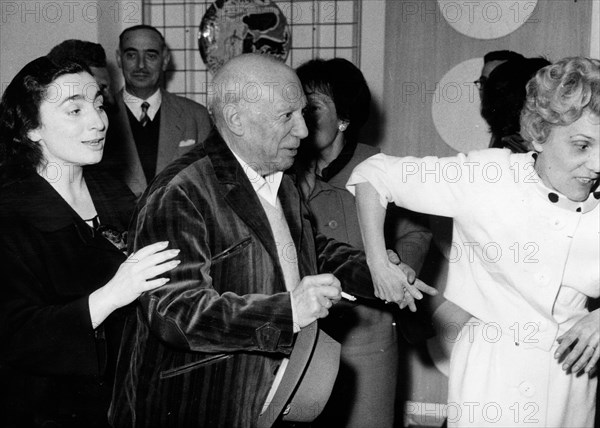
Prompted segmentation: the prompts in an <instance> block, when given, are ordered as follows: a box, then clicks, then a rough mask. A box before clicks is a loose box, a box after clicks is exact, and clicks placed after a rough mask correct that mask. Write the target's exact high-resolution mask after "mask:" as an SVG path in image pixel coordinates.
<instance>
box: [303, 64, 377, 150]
mask: <svg viewBox="0 0 600 428" xmlns="http://www.w3.org/2000/svg"><path fill="white" fill-rule="evenodd" d="M296 73H297V74H298V78H299V79H300V82H301V83H302V86H303V88H304V91H305V92H315V91H316V92H320V93H322V94H325V95H327V96H329V97H330V98H331V99H332V100H333V103H334V104H335V110H336V112H337V115H338V117H339V118H340V119H342V120H346V121H348V122H349V124H348V128H347V129H346V131H345V132H344V136H345V137H346V139H347V140H349V141H356V139H357V138H358V132H359V130H360V128H361V127H362V126H363V125H364V124H365V122H366V121H367V120H368V119H369V112H370V108H371V92H370V91H369V86H368V85H367V82H366V80H365V77H364V76H363V74H362V72H361V71H360V70H359V69H358V67H356V66H355V65H354V64H352V63H351V62H350V61H348V60H346V59H344V58H333V59H329V60H322V59H313V60H310V61H308V62H306V63H304V64H302V65H301V66H300V67H298V69H297V70H296Z"/></svg>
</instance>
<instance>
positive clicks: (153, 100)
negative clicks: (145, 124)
mask: <svg viewBox="0 0 600 428" xmlns="http://www.w3.org/2000/svg"><path fill="white" fill-rule="evenodd" d="M144 101H146V102H147V103H148V104H150V107H148V116H150V120H154V116H156V113H158V109H159V108H160V105H161V103H162V94H161V92H160V89H159V90H157V91H156V92H155V93H153V94H152V95H150V97H149V98H148V99H147V100H143V99H141V98H138V97H136V96H135V95H133V94H131V93H129V92H127V89H126V88H123V102H124V103H125V105H126V106H127V108H128V109H129V111H131V113H132V114H133V115H134V116H135V117H137V118H138V120H139V118H140V116H141V115H142V103H143V102H144Z"/></svg>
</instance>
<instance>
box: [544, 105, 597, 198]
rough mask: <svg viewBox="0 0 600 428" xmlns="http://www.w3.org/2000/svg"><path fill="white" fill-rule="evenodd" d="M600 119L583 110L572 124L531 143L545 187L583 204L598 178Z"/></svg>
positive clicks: (560, 127)
mask: <svg viewBox="0 0 600 428" xmlns="http://www.w3.org/2000/svg"><path fill="white" fill-rule="evenodd" d="M599 139H600V118H599V117H598V116H596V115H595V114H593V113H591V112H589V111H585V112H584V114H583V115H582V116H581V117H580V118H579V119H578V120H577V121H575V122H573V123H572V124H570V125H567V126H556V127H554V128H553V129H552V131H551V132H550V135H549V137H548V140H547V141H546V142H545V143H543V144H540V143H535V142H534V143H533V145H534V147H535V149H536V150H537V151H538V152H539V155H538V158H537V161H536V165H535V168H536V171H537V173H538V175H539V176H540V177H541V179H542V181H543V182H544V184H545V185H546V186H547V187H549V188H551V189H553V190H556V191H557V192H559V193H561V194H563V195H564V196H566V197H567V198H569V199H571V200H572V201H576V202H582V201H585V200H586V199H587V198H588V196H589V194H590V192H591V190H592V188H593V187H594V185H595V184H596V182H597V180H598V178H599V177H600V141H599Z"/></svg>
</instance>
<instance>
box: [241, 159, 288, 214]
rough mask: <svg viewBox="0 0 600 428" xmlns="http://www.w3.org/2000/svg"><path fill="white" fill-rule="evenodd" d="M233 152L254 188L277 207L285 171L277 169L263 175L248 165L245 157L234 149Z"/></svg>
mask: <svg viewBox="0 0 600 428" xmlns="http://www.w3.org/2000/svg"><path fill="white" fill-rule="evenodd" d="M232 153H233V155H234V156H235V158H236V159H237V161H238V162H239V164H240V166H241V167H242V169H243V170H244V172H245V173H246V176H247V177H248V180H250V183H252V188H253V189H254V191H255V192H256V194H257V195H260V196H261V197H262V198H263V199H265V200H266V201H267V202H268V203H269V204H271V205H272V206H274V207H277V206H278V202H277V201H278V199H277V193H278V192H279V186H280V185H281V180H282V179H283V172H281V171H277V172H273V173H271V174H267V175H265V176H264V177H263V176H262V175H260V174H259V173H258V172H256V171H255V170H254V169H252V167H251V166H250V165H248V163H247V162H246V161H244V159H242V158H241V157H239V156H238V155H237V153H235V152H234V151H233V150H232Z"/></svg>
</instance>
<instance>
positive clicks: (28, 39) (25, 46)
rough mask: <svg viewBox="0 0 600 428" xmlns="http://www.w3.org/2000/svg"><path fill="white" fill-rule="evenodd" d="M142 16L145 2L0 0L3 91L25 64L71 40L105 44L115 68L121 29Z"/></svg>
mask: <svg viewBox="0 0 600 428" xmlns="http://www.w3.org/2000/svg"><path fill="white" fill-rule="evenodd" d="M141 20H142V13H141V0H83V1H69V0H59V1H52V0H37V1H31V0H28V1H23V0H20V1H13V0H0V46H1V47H0V93H1V92H4V88H5V87H6V86H7V85H8V84H9V83H10V81H11V79H12V78H13V77H14V76H15V74H16V73H17V72H18V71H19V70H20V69H21V68H23V66H24V65H25V64H27V63H28V62H30V61H31V60H33V59H35V58H37V57H40V56H43V55H45V54H47V53H48V52H49V51H50V49H52V47H53V46H55V45H56V44H58V43H60V42H62V41H63V40H66V39H81V40H87V41H91V42H95V43H100V44H102V45H103V46H104V48H105V50H106V54H107V57H108V59H109V61H110V62H111V63H112V64H111V65H112V68H113V69H114V57H115V54H114V51H115V49H116V47H117V45H118V35H119V33H120V32H121V31H122V29H124V28H126V27H130V26H132V25H136V24H139V23H141ZM115 76H120V74H119V73H115ZM117 87H118V86H117Z"/></svg>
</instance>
